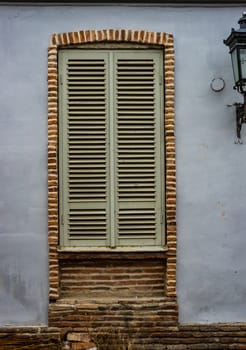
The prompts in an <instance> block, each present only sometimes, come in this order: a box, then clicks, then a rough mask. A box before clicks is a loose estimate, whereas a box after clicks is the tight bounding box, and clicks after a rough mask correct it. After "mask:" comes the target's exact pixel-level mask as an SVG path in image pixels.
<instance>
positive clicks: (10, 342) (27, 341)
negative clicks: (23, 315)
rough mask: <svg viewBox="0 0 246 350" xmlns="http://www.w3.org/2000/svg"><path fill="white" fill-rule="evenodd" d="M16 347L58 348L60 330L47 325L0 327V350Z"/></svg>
mask: <svg viewBox="0 0 246 350" xmlns="http://www.w3.org/2000/svg"><path fill="white" fill-rule="evenodd" d="M18 349H19V350H24V349H25V350H60V349H61V337H60V332H59V330H58V329H57V328H48V327H1V328H0V350H18Z"/></svg>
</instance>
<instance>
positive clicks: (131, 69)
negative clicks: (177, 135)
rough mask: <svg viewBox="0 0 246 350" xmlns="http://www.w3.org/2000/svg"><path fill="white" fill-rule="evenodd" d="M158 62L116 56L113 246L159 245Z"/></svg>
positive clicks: (157, 58) (147, 56)
mask: <svg viewBox="0 0 246 350" xmlns="http://www.w3.org/2000/svg"><path fill="white" fill-rule="evenodd" d="M162 64H163V57H162V53H161V52H160V51H150V50H147V51H146V50H144V51H142V50H138V51H132V52H130V53H129V52H119V53H117V55H116V57H115V69H116V73H115V75H116V81H117V87H116V109H117V110H116V119H117V128H116V129H117V156H116V159H117V185H116V186H117V197H118V198H117V228H118V235H117V245H122V246H141V245H146V246H153V245H158V246H160V245H161V244H163V238H164V232H163V226H164V225H163V223H162V221H163V217H162V215H163V202H164V198H163V187H162V183H163V180H164V171H163V168H164V165H163V160H164V159H163V158H164V150H163V144H164V142H163V107H162V99H163V86H162V82H163V72H162V69H161V67H162Z"/></svg>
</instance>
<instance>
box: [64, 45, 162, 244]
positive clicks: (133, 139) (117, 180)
mask: <svg viewBox="0 0 246 350" xmlns="http://www.w3.org/2000/svg"><path fill="white" fill-rule="evenodd" d="M58 62H59V82H60V84H59V210H60V246H61V247H87V248H93V247H94V248H95V247H108V248H120V247H124V248H127V247H135V249H136V248H137V247H140V248H141V247H144V248H146V247H150V248H151V247H161V246H163V244H164V228H165V224H164V222H165V218H164V217H163V216H164V212H165V209H164V208H165V206H164V179H165V176H164V175H165V174H164V157H165V155H164V130H163V129H164V107H163V103H164V101H163V96H164V92H163V80H164V79H163V51H162V50H160V49H146V48H145V49H122V50H121V49H97V50H95V49H78V48H77V49H61V50H60V51H59V59H58Z"/></svg>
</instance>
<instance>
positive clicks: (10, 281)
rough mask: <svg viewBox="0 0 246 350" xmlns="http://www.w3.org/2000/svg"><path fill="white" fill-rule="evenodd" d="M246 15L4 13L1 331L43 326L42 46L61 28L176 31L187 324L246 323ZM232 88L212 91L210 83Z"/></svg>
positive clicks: (181, 283) (158, 10)
mask: <svg viewBox="0 0 246 350" xmlns="http://www.w3.org/2000/svg"><path fill="white" fill-rule="evenodd" d="M242 11H243V8H240V7H225V8H222V7H187V8H184V7H164V6H163V7H159V6H151V7H147V6H146V5H145V6H141V5H140V6H91V7H90V6H76V7H72V6H0V67H1V69H0V91H1V94H0V164H1V166H0V184H1V185H0V324H2V325H6V324H43V323H47V305H48V266H47V265H48V264H47V262H48V258H47V80H46V77H47V46H48V43H49V39H50V35H51V34H52V33H54V32H67V31H77V30H81V29H105V28H113V29H120V28H123V29H143V30H147V31H148V30H149V31H164V32H170V33H173V34H174V38H175V57H176V73H175V82H176V139H177V146H176V147H177V203H178V204H177V224H178V302H179V310H180V321H181V322H234V321H235V322H236V321H246V255H245V247H246V234H245V233H246V215H245V212H246V210H245V209H246V201H245V198H246V181H245V173H246V163H245V155H246V127H245V130H243V132H242V135H243V138H244V139H245V144H244V145H235V144H234V138H235V125H234V124H235V116H234V110H233V108H228V107H227V106H226V105H227V104H228V103H233V102H235V101H241V96H240V95H239V94H237V93H236V92H234V91H233V90H232V84H233V83H232V70H231V63H230V57H229V54H228V48H227V47H226V46H225V45H224V44H223V39H225V38H226V37H227V36H228V34H229V32H230V29H231V27H236V28H237V27H238V25H237V21H238V19H239V17H240V16H241V14H242ZM216 77H222V78H223V79H224V80H225V82H226V87H225V89H224V90H223V91H222V92H219V93H215V92H213V91H212V90H211V89H210V82H211V80H212V79H213V78H216Z"/></svg>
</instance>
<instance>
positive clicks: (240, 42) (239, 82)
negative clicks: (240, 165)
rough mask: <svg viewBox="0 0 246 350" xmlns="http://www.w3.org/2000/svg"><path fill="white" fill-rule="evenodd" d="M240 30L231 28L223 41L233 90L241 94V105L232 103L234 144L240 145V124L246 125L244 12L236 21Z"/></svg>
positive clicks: (245, 14) (245, 35)
mask: <svg viewBox="0 0 246 350" xmlns="http://www.w3.org/2000/svg"><path fill="white" fill-rule="evenodd" d="M238 23H239V25H240V28H239V29H238V30H235V29H234V28H232V30H231V34H230V35H229V36H228V38H227V39H225V40H224V44H225V45H227V46H229V50H230V51H229V52H230V54H231V62H232V69H233V74H234V80H235V85H234V87H233V88H234V89H235V90H237V91H238V92H239V93H240V94H243V96H244V101H243V103H234V104H233V105H234V106H235V107H236V123H237V124H236V127H237V140H236V141H235V143H242V139H241V129H242V124H243V123H246V12H243V15H242V17H241V18H240V19H239V21H238Z"/></svg>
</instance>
